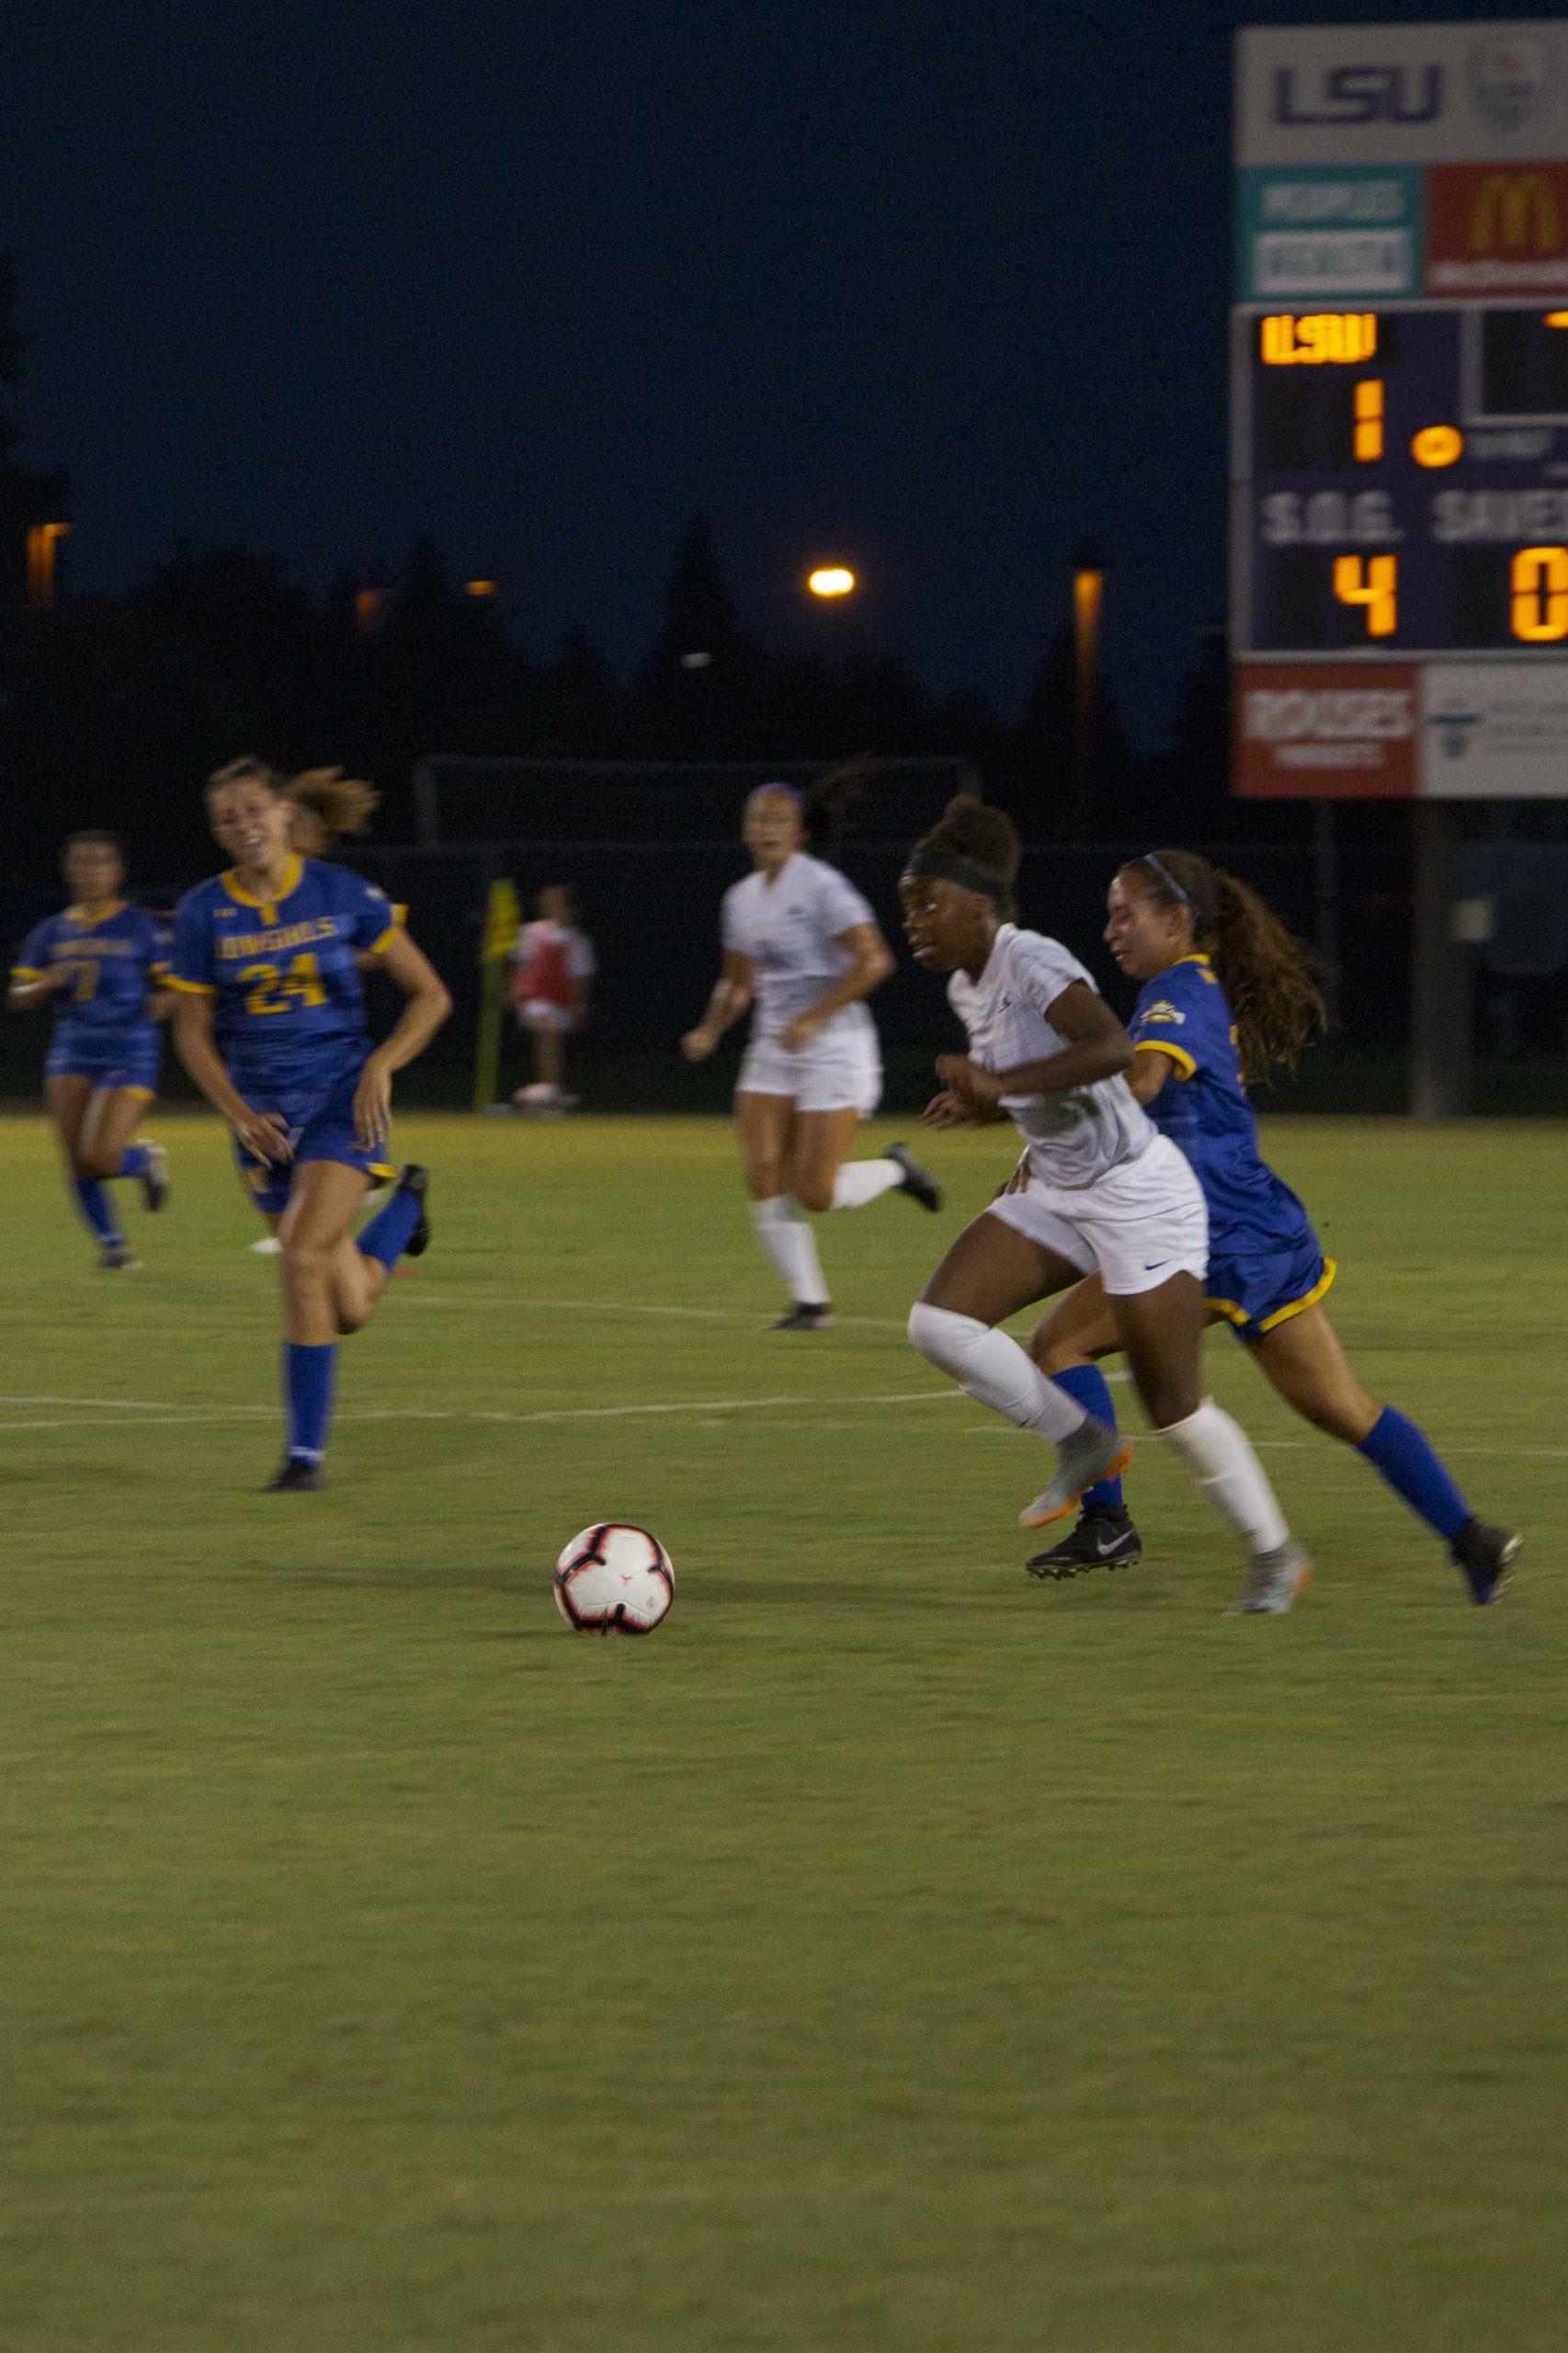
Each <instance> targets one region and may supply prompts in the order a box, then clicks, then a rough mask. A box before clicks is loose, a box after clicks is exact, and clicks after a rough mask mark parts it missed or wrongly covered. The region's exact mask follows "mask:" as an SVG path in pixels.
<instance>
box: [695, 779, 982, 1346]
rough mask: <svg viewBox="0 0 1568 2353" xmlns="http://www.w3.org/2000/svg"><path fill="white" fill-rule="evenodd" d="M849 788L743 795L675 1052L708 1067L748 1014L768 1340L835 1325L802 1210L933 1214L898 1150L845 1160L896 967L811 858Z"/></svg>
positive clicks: (872, 1104) (831, 876)
mask: <svg viewBox="0 0 1568 2353" xmlns="http://www.w3.org/2000/svg"><path fill="white" fill-rule="evenodd" d="M855 781H856V771H854V770H852V769H841V770H836V771H835V773H834V774H833V775H832V776H829V777H826V778H824V779H822V780H821V782H819V783H818V784H817V785H816V786H814V787H813V788H812V791H811V792H810V793H802V792H800V791H798V790H796V789H795V787H794V786H793V785H789V784H764V785H759V786H758V787H757V789H756V791H755V792H754V793H753V794H752V795H751V797H750V798H749V800H748V801H747V802H746V810H745V823H744V827H743V839H744V842H745V846H746V847H747V849H748V850H749V851H750V852H751V857H752V871H751V873H750V874H748V875H747V876H746V877H745V879H744V881H741V882H737V883H735V884H734V886H733V889H731V890H729V891H726V892H725V893H724V908H723V925H722V942H723V951H724V962H723V969H722V972H721V973H720V975H719V979H718V981H717V982H716V983H715V984H714V989H713V994H712V995H711V997H710V999H709V1003H708V1010H707V1011H706V1013H705V1014H704V1015H703V1017H702V1018H701V1020H700V1021H699V1023H698V1025H697V1028H696V1029H690V1030H688V1031H687V1034H686V1036H685V1037H684V1038H683V1039H682V1040H681V1051H682V1052H683V1053H684V1054H685V1056H686V1058H687V1061H688V1062H694V1063H699V1062H703V1061H706V1059H707V1057H708V1056H709V1055H710V1053H711V1052H712V1051H713V1050H714V1048H715V1047H716V1046H717V1044H718V1043H719V1040H720V1039H721V1038H722V1036H723V1034H724V1032H725V1030H726V1029H729V1027H730V1026H731V1024H732V1023H733V1022H734V1021H738V1020H739V1018H740V1017H741V1015H742V1014H743V1013H744V1012H745V1010H746V1008H747V1006H751V1007H752V1008H753V1013H752V1030H751V1040H750V1042H749V1044H748V1045H747V1048H746V1051H745V1056H744V1060H743V1062H742V1063H741V1072H740V1076H739V1078H738V1080H737V1081H736V1084H735V1121H736V1127H737V1130H738V1131H739V1141H740V1148H741V1162H742V1165H743V1167H744V1171H745V1181H746V1186H747V1188H748V1190H749V1192H750V1194H751V1216H752V1224H753V1227H754V1228H755V1230H756V1238H757V1240H758V1242H759V1243H760V1244H761V1245H762V1248H763V1250H764V1251H765V1252H766V1254H767V1259H768V1261H769V1263H770V1265H771V1266H772V1267H773V1268H774V1271H775V1272H776V1273H777V1274H778V1277H779V1278H780V1279H781V1280H782V1282H783V1284H784V1287H785V1290H786V1293H787V1295H788V1297H789V1299H790V1308H789V1311H788V1313H785V1314H784V1315H782V1316H780V1318H779V1319H778V1322H777V1323H776V1324H773V1326H772V1327H771V1328H772V1329H773V1330H774V1331H776V1332H820V1331H824V1330H825V1329H826V1327H827V1326H828V1324H831V1323H832V1321H833V1310H832V1303H831V1302H830V1300H829V1297H828V1291H827V1285H826V1283H825V1282H824V1279H823V1271H822V1263H821V1260H820V1259H819V1258H818V1256H817V1245H816V1236H815V1234H814V1233H813V1232H812V1224H811V1219H810V1216H809V1215H808V1211H825V1210H857V1209H864V1208H865V1206H866V1204H867V1203H868V1202H869V1201H874V1200H876V1199H878V1198H879V1197H880V1196H881V1194H883V1193H890V1192H903V1193H907V1194H908V1195H909V1196H910V1198H911V1199H914V1200H916V1201H918V1202H919V1203H920V1204H921V1206H922V1207H923V1208H925V1209H928V1210H936V1209H939V1208H940V1206H941V1195H940V1193H939V1192H938V1190H937V1187H936V1185H935V1184H934V1183H933V1181H932V1179H931V1178H930V1176H927V1174H926V1171H925V1169H923V1168H922V1167H921V1166H920V1165H919V1164H918V1163H917V1162H916V1161H915V1159H914V1158H913V1157H912V1155H911V1154H910V1153H909V1151H908V1150H907V1148H906V1147H905V1146H904V1145H903V1144H901V1143H895V1144H890V1145H889V1147H888V1149H887V1151H886V1152H885V1153H882V1154H879V1155H878V1157H877V1158H876V1159H874V1160H851V1159H850V1157H849V1152H850V1147H851V1145H852V1143H853V1142H854V1137H855V1129H856V1124H857V1122H858V1120H862V1119H867V1118H869V1116H870V1114H871V1113H872V1112H873V1111H874V1110H875V1109H876V1108H877V1104H878V1102H879V1101H880V1099H881V1091H882V1067H881V1054H880V1053H879V1052H878V1050H877V1032H876V1029H875V1026H874V1024H873V1022H872V1020H871V1016H870V1013H869V1009H868V1007H867V1005H866V1002H865V1000H866V998H867V997H868V996H869V995H870V993H871V991H872V990H873V989H874V988H877V987H880V985H881V983H882V982H883V981H885V980H886V978H887V976H888V974H889V973H890V972H892V969H893V962H892V955H891V953H890V952H889V949H888V944H887V942H886V940H885V939H884V938H882V935H881V930H880V929H879V927H878V925H877V920H876V917H875V916H874V915H873V914H872V913H871V910H870V908H869V905H868V904H867V903H866V901H865V900H864V899H863V898H862V897H861V895H860V893H859V892H858V891H857V890H856V888H855V886H854V884H853V883H852V882H850V881H846V878H845V877H844V876H843V875H842V874H840V872H839V871H838V869H837V868H836V867H835V866H828V865H826V864H824V861H823V859H821V858H813V857H812V856H811V855H810V852H809V849H808V847H807V846H808V844H809V843H811V844H815V843H820V842H821V841H822V840H823V839H824V838H825V836H826V835H829V834H830V833H831V832H832V830H833V825H834V822H835V817H836V816H837V814H838V813H839V812H840V810H841V809H842V807H843V805H844V801H845V800H846V797H847V795H848V793H849V791H850V790H853V788H854V784H855Z"/></svg>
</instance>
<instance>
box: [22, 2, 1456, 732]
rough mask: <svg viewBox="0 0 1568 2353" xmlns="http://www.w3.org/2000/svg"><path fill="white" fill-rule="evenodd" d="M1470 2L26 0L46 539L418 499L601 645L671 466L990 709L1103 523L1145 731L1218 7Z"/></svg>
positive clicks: (1205, 475)
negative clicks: (49, 501)
mask: <svg viewBox="0 0 1568 2353" xmlns="http://www.w3.org/2000/svg"><path fill="white" fill-rule="evenodd" d="M1473 13H1476V12H1475V11H1474V10H1473V9H1472V8H1467V7H1465V6H1458V7H1452V8H1444V7H1441V6H1438V7H1433V6H1425V7H1423V6H1416V7H1415V8H1411V9H1401V8H1397V7H1395V8H1388V7H1385V8H1382V9H1381V10H1380V9H1358V8H1354V7H1349V8H1346V7H1339V6H1319V7H1306V8H1301V9H1298V10H1291V9H1288V8H1286V9H1279V8H1267V7H1263V8H1257V7H1246V6H1241V7H1235V6H1221V5H1219V0H1185V5H1183V0H1173V4H1172V5H1170V6H1165V7H1159V8H1155V7H1151V6H1147V5H1144V6H1132V7H1130V8H1126V9H1122V10H1113V9H1109V8H1108V7H1106V6H1104V5H1103V0H1101V5H1089V4H1087V0H1071V4H1070V5H1059V6H1021V5H1013V4H1012V0H970V5H969V6H961V7H960V6H957V5H952V6H937V5H935V0H897V4H896V5H894V4H893V0H775V5H772V6H768V5H765V0H728V4H727V5H725V0H649V5H646V6H638V5H628V0H598V5H585V0H514V4H512V5H496V0H476V5H473V6H468V7H466V8H463V7H444V6H437V5H435V0H391V4H390V5H388V6H368V5H364V0H328V5H327V6H325V7H322V6H319V5H311V6H305V5H303V0H270V5H268V6H265V7H261V8H256V6H254V5H251V6H240V5H236V0H208V5H204V6H195V5H169V4H168V0H165V5H162V6H160V5H158V0H150V5H148V6H144V7H142V8H139V9H126V8H123V7H122V6H118V5H117V6H113V7H110V6H107V5H102V0H100V4H99V5H91V4H90V0H53V5H52V6H50V7H49V8H47V9H43V8H40V9H38V10H36V11H35V12H34V14H33V16H32V18H31V21H30V22H29V23H28V24H26V25H25V26H23V27H22V28H19V29H17V28H13V32H12V40H11V47H12V59H11V73H10V76H9V80H10V96H11V100H12V103H11V106H10V107H9V108H8V109H7V111H8V115H9V121H8V124H7V130H6V139H5V142H4V150H3V155H4V161H3V165H0V169H3V172H4V177H5V189H6V208H5V209H6V216H7V219H8V222H9V228H8V230H7V232H6V233H7V235H8V236H9V239H10V241H11V242H12V243H13V244H14V245H15V248H16V252H17V261H18V264H19V266H20V269H21V273H22V286H23V301H24V314H25V320H26V324H27V326H28V330H29V333H30V335H31V337H32V343H31V349H30V352H29V357H28V384H27V386H26V388H25V391H24V394H23V397H22V401H21V415H22V419H23V422H24V425H25V426H26V429H27V435H28V441H27V449H26V455H27V457H28V460H30V461H31V462H34V463H44V462H48V463H58V464H61V465H62V466H64V467H66V468H67V469H68V470H69V472H70V473H71V474H72V476H73V479H74V515H75V530H74V537H73V540H72V541H71V544H70V549H69V572H68V575H67V576H68V578H69V581H70V583H71V584H72V585H74V586H76V587H80V588H97V587H118V586H123V585H130V584H131V583H132V582H133V581H134V580H136V579H137V578H139V577H140V576H142V575H143V574H145V573H146V571H147V570H148V569H149V568H150V567H151V566H152V565H153V563H155V562H156V561H157V560H158V558H159V557H160V556H162V555H163V554H164V553H165V552H166V551H168V550H169V549H170V548H171V547H173V546H174V545H176V543H179V542H181V541H185V542H191V543H196V544H199V545H200V544H211V543H215V542H223V543H230V544H233V543H241V544H245V545H248V546H251V547H254V548H258V549H264V550H266V551H269V552H271V553H272V554H274V555H275V556H276V557H277V558H278V561H279V562H280V563H282V564H283V566H284V567H285V568H286V569H287V570H288V571H290V573H292V574H295V575H296V576H299V577H301V578H302V579H304V580H306V581H307V582H309V583H311V584H312V585H325V583H326V582H327V581H328V580H329V579H330V578H331V577H332V576H333V575H334V574H336V573H338V572H342V571H352V572H355V573H356V574H358V576H360V577H361V578H365V579H386V578H388V577H391V576H395V574H396V572H397V571H398V569H399V568H400V567H401V565H402V563H403V562H404V561H405V559H406V556H407V552H408V549H409V546H410V543H411V541H412V540H414V539H415V536H416V535H417V534H418V533H420V532H421V531H429V532H432V533H434V534H435V535H436V536H437V539H438V540H439V541H440V542H441V544H442V546H443V548H444V550H445V552H446V553H447V556H448V558H449V562H450V563H451V565H452V567H453V569H454V571H455V572H456V573H457V574H459V575H460V576H461V575H462V574H468V573H471V572H483V573H494V574H496V575H497V576H498V577H499V578H500V579H501V580H502V582H503V583H504V584H505V586H506V593H507V598H508V609H509V611H510V613H511V616H512V619H513V622H514V625H515V627H516V629H517V634H518V636H519V638H520V639H521V641H522V642H523V643H524V645H525V648H526V649H527V650H528V652H530V653H532V654H546V653H549V652H551V651H553V648H554V644H555V642H556V641H557V640H558V639H559V638H560V636H561V634H562V631H564V630H565V629H566V628H567V627H568V626H569V625H570V624H572V623H573V622H575V621H582V622H585V623H586V624H587V625H588V626H589V627H591V628H592V629H594V630H595V631H597V633H598V634H599V635H600V637H601V639H602V640H603V642H605V644H606V646H607V648H608V651H609V653H610V654H611V656H612V658H613V659H614V660H615V661H616V662H617V663H618V664H619V665H622V666H624V665H628V664H630V663H631V662H632V661H634V660H635V659H636V658H637V657H638V656H639V655H640V654H641V653H642V651H643V650H644V648H645V646H646V644H647V643H648V642H649V640H650V638H651V636H652V634H653V631H654V629H655V628H656V626H657V622H658V620H659V618H660V612H661V607H662V596H663V589H664V584H665V578H666V576H667V572H668V566H669V562H670V558H671V554H672V551H673V549H674V546H675V543H676V540H677V539H678V537H679V535H680V533H681V531H682V529H684V527H685V524H686V523H687V520H688V519H689V517H690V516H691V514H692V512H693V511H694V510H695V509H697V508H699V507H701V508H703V509H705V510H706V511H707V513H708V514H709V515H710V517H711V519H712V522H713V524H714V526H715V529H716V531H717V533H718V537H719V540H720V545H721V549H722V553H723V555H724V558H725V560H726V563H727V564H728V566H729V569H730V573H731V576H732V579H733V583H734V585H735V587H736V590H737V593H738V595H739V597H740V601H741V603H742V607H743V611H744V616H746V617H749V618H750V619H752V620H754V622H755V623H756V625H757V626H759V627H763V628H766V629H767V630H769V631H782V630H783V629H784V628H785V627H786V626H788V625H790V621H791V619H792V618H793V617H794V616H795V615H796V613H797V611H798V608H799V606H800V602H801V600H800V599H799V597H798V596H797V595H796V592H795V587H794V583H795V582H796V580H797V579H798V577H799V575H800V574H801V571H802V570H803V569H804V568H805V566H806V564H807V563H808V562H809V560H811V559H812V558H814V557H816V556H817V555H818V554H819V553H833V554H843V555H845V556H846V558H847V559H848V560H849V561H851V562H853V563H856V564H858V566H859V567H860V568H861V570H862V572H863V574H865V576H866V578H867V580H868V582H869V590H868V594H867V596H866V597H865V599H864V600H863V604H862V607H861V609H860V611H859V613H858V615H857V616H856V618H855V622H854V626H856V627H857V628H858V629H861V630H863V631H866V632H867V633H868V635H869V637H870V638H871V639H872V641H873V642H876V643H877V644H879V645H880V646H881V647H882V648H884V649H885V650H888V651H890V652H892V653H895V654H899V655H901V656H902V657H903V658H904V659H905V660H906V661H908V662H909V663H910V664H911V665H913V666H914V668H915V671H916V673H917V675H918V676H920V677H921V678H922V680H923V681H924V682H925V683H926V684H927V685H928V686H930V687H932V688H936V689H938V690H943V691H946V690H948V689H950V688H960V687H967V686H973V687H975V688H979V689H980V690H981V691H982V692H983V693H984V694H985V695H986V696H987V697H988V698H989V699H991V700H992V701H993V703H994V705H995V706H996V708H997V709H998V710H999V711H1000V712H1001V713H1003V714H1004V715H1007V716H1011V715H1012V714H1013V713H1014V712H1015V711H1016V710H1017V706H1018V704H1019V703H1020V701H1021V699H1022V696H1023V694H1024V692H1025V690H1026V688H1027V685H1028V678H1029V676H1030V673H1031V671H1032V668H1033V666H1034V665H1035V662H1036V660H1037V659H1038V656H1039V653H1040V647H1041V645H1042V643H1043V642H1044V640H1045V638H1046V636H1047V635H1048V633H1049V631H1051V629H1052V628H1053V627H1054V626H1055V625H1056V624H1057V622H1058V621H1059V620H1061V619H1062V618H1063V616H1064V611H1065V572H1064V565H1065V559H1066V555H1067V552H1068V551H1069V549H1070V548H1071V546H1072V544H1073V542H1074V540H1075V539H1076V538H1078V537H1079V536H1080V535H1082V534H1085V533H1092V534H1093V535H1094V536H1095V537H1096V539H1097V540H1099V541H1100V542H1101V544H1102V545H1103V546H1104V548H1105V549H1106V550H1107V551H1108V555H1109V557H1110V560H1111V563H1112V566H1113V571H1112V575H1111V579H1110V583H1109V598H1110V604H1109V632H1108V665H1109V671H1110V676H1111V682H1112V685H1113V688H1114V689H1115V690H1116V691H1117V693H1118V694H1119V698H1120V699H1121V701H1122V703H1123V706H1124V709H1125V710H1126V711H1127V714H1128V717H1129V719H1130V721H1131V724H1132V727H1133V730H1134V733H1135V735H1136V736H1137V737H1138V738H1139V739H1140V740H1142V741H1145V742H1147V741H1149V740H1151V739H1152V738H1154V737H1157V736H1158V734H1159V733H1160V732H1161V731H1162V729H1163V727H1164V724H1165V720H1166V718H1167V716H1168V713H1169V709H1170V705H1171V699H1172V697H1173V694H1174V691H1175V687H1176V681H1177V679H1178V678H1179V676H1180V674H1181V672H1182V670H1183V669H1184V668H1185V666H1186V665H1187V662H1188V660H1189V659H1190V657H1191V654H1192V652H1193V650H1194V641H1193V636H1192V632H1193V631H1194V630H1196V629H1198V628H1200V627H1201V626H1203V625H1204V624H1206V623H1212V622H1214V621H1216V620H1219V619H1220V617H1221V609H1222V606H1221V597H1222V547H1223V530H1222V494H1223V484H1224V472H1225V468H1224V446H1223V417H1224V398H1223V376H1222V367H1223V346H1224V335H1223V319H1224V301H1225V293H1226V262H1225V248H1226V236H1227V226H1226V218H1227V216H1226V204H1227V178H1228V146H1229V73H1230V39H1229V37H1230V32H1231V29H1232V28H1233V26H1234V25H1235V24H1238V23H1244V22H1255V23H1256V22H1267V21H1278V22H1305V23H1314V22H1324V21H1328V20H1335V19H1346V20H1350V21H1355V20H1357V19H1358V18H1365V17H1368V16H1369V15H1370V16H1375V17H1381V18H1383V19H1384V20H1388V19H1391V18H1401V19H1403V18H1405V17H1409V18H1411V19H1414V20H1420V19H1422V18H1424V17H1465V16H1468V15H1471V14H1473ZM829 618H830V617H829V616H827V615H825V614H817V615H815V616H812V617H810V619H809V620H807V621H799V622H797V624H796V625H797V626H801V627H804V626H817V627H823V626H825V625H826V624H827V622H828V620H829ZM831 618H832V620H835V621H842V620H844V619H845V618H846V617H845V616H844V615H842V614H835V615H833V616H832V617H831Z"/></svg>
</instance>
